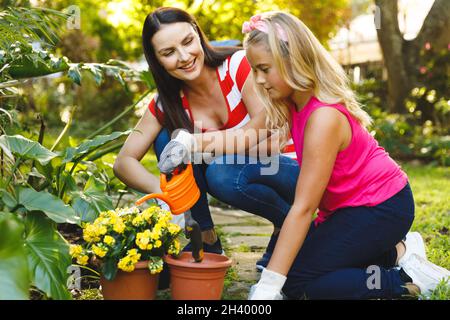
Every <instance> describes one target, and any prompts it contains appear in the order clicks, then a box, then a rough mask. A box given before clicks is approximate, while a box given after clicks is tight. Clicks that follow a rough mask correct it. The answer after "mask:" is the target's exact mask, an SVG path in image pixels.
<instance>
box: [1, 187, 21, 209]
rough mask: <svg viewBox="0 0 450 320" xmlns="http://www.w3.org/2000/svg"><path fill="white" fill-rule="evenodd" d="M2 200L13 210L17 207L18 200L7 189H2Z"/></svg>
mask: <svg viewBox="0 0 450 320" xmlns="http://www.w3.org/2000/svg"><path fill="white" fill-rule="evenodd" d="M0 198H1V199H2V201H3V203H4V204H5V205H6V206H7V207H9V208H11V209H12V208H14V207H15V206H17V201H16V199H15V198H14V197H13V196H12V195H11V194H10V193H9V192H8V191H6V190H5V189H0Z"/></svg>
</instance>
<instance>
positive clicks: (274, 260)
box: [243, 12, 450, 299]
mask: <svg viewBox="0 0 450 320" xmlns="http://www.w3.org/2000/svg"><path fill="white" fill-rule="evenodd" d="M243 32H244V33H246V34H247V35H246V39H245V44H244V47H245V49H246V54H247V58H248V61H249V62H250V65H251V67H252V72H253V75H254V80H255V81H256V83H257V87H258V93H259V94H260V96H261V97H262V99H263V101H264V107H265V108H266V112H267V125H268V127H269V128H271V129H278V130H280V131H281V132H282V133H287V132H288V131H290V132H291V134H292V138H293V141H294V145H295V151H296V153H297V159H298V162H299V165H300V166H301V168H302V170H301V172H300V175H299V177H298V181H297V186H296V191H295V200H294V203H293V205H292V207H291V209H290V210H289V213H288V215H287V217H286V219H285V222H284V224H283V226H282V229H281V232H280V235H279V238H278V241H277V243H276V246H275V250H274V252H273V255H272V257H271V259H270V262H269V264H268V266H267V268H266V269H264V271H263V272H262V274H261V278H260V280H259V282H258V283H257V284H256V285H254V286H253V287H252V290H251V292H250V296H249V298H250V299H280V298H281V297H282V295H281V293H280V292H281V290H283V293H284V294H285V295H286V296H287V297H289V298H295V299H298V298H302V297H306V298H308V299H371V298H399V297H401V296H403V295H405V294H413V293H418V292H421V293H422V294H428V293H429V292H430V290H432V289H434V288H435V287H436V285H437V283H438V282H439V281H440V280H441V279H443V278H446V277H450V272H449V271H448V270H445V269H443V268H441V267H438V266H436V265H434V264H432V263H431V262H429V261H427V260H426V257H425V251H424V247H423V241H422V239H421V237H420V235H419V234H417V233H410V234H408V238H407V239H406V241H402V239H403V238H404V236H405V235H406V234H407V232H408V230H409V228H410V227H411V225H412V223H413V220H414V200H413V196H412V192H411V189H410V186H409V183H408V178H407V176H406V174H405V173H404V172H403V171H402V170H401V168H400V167H399V166H398V165H397V164H396V163H395V162H394V161H393V160H392V159H391V158H390V157H389V155H388V154H387V153H386V152H385V150H384V149H383V148H382V147H380V146H379V145H378V143H377V141H376V140H375V139H374V138H373V137H372V136H371V135H370V134H369V132H368V131H367V130H366V127H367V126H368V125H369V124H370V121H371V119H370V117H369V115H368V114H367V113H366V112H365V111H363V110H362V109H361V107H360V105H359V104H358V103H357V101H356V99H355V96H354V94H353V92H352V91H351V90H350V88H349V85H348V82H347V78H346V75H345V73H344V71H343V69H342V68H341V66H340V65H339V64H338V63H337V62H336V61H335V60H334V59H333V58H332V57H331V56H330V54H329V53H328V52H327V51H326V50H325V49H324V48H323V47H322V45H321V44H320V43H319V41H318V40H317V39H316V37H315V36H314V35H313V34H312V32H311V31H310V30H309V29H308V28H307V27H306V26H305V25H304V24H303V23H302V22H301V21H300V20H299V19H297V18H296V17H294V16H292V15H290V14H287V13H283V12H271V13H266V14H263V15H258V16H255V17H253V18H252V19H251V20H250V21H249V22H246V23H245V24H244V26H243ZM280 136H281V137H284V135H283V134H281V135H280ZM316 208H319V213H318V217H317V218H316V219H315V221H314V222H313V223H311V217H312V215H313V214H314V213H315V211H316Z"/></svg>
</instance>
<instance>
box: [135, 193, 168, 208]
mask: <svg viewBox="0 0 450 320" xmlns="http://www.w3.org/2000/svg"><path fill="white" fill-rule="evenodd" d="M154 198H158V199H161V200H162V201H164V202H165V203H167V204H168V205H169V207H170V209H172V206H171V202H170V199H169V197H168V196H166V194H165V193H151V194H147V195H145V196H143V197H142V198H140V199H138V200H137V201H136V202H135V204H136V206H140V205H141V204H143V203H144V202H145V201H148V200H150V199H154Z"/></svg>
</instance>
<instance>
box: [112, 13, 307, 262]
mask: <svg viewBox="0 0 450 320" xmlns="http://www.w3.org/2000/svg"><path fill="white" fill-rule="evenodd" d="M142 41H143V46H144V52H145V57H146V59H147V62H148V64H149V67H150V71H151V72H152V74H153V76H154V79H155V83H156V86H157V89H158V94H157V95H156V96H155V97H154V98H153V100H152V101H151V103H150V105H149V108H148V109H147V110H146V111H145V113H144V115H143V116H142V118H141V119H140V121H139V122H138V124H137V126H136V130H134V131H133V133H131V134H130V136H129V137H128V139H127V140H126V142H125V144H124V146H123V147H122V149H121V150H120V152H119V154H118V156H117V159H116V161H115V163H114V172H115V174H116V176H117V177H118V178H119V179H120V180H122V181H123V182H124V183H125V184H127V185H128V186H129V187H131V188H133V189H136V190H139V191H141V192H145V193H153V192H160V189H159V179H157V178H156V177H155V176H153V175H152V174H150V173H149V172H148V171H147V170H146V169H145V168H144V167H143V166H142V165H141V164H140V162H139V161H140V160H141V159H142V157H143V156H144V154H145V153H146V152H147V151H148V149H149V148H150V146H151V145H152V144H153V145H154V148H155V153H156V155H157V157H158V159H159V158H160V155H161V152H162V150H163V149H164V147H165V146H166V145H167V143H168V142H169V141H170V134H171V133H172V132H174V131H175V130H176V129H180V128H184V129H187V130H188V131H190V132H193V131H194V128H197V129H199V130H201V131H202V132H206V131H208V133H207V134H204V135H202V136H203V139H204V142H205V145H204V148H209V150H211V149H214V143H210V140H209V138H211V137H217V136H221V137H224V134H225V132H229V131H233V130H235V129H237V128H243V129H249V128H253V127H258V128H259V127H262V126H263V124H264V123H265V114H264V112H263V108H262V103H261V101H260V100H259V98H258V97H257V95H256V92H255V89H254V87H253V81H252V74H251V73H250V69H251V68H250V66H249V64H248V62H247V60H246V58H245V52H244V51H243V50H240V49H239V48H234V47H226V48H212V47H211V46H210V45H209V43H208V40H207V39H206V37H205V36H204V34H203V32H202V31H201V29H200V28H199V26H198V25H197V22H196V21H195V19H194V18H193V17H192V16H190V15H189V14H188V13H186V12H185V11H183V10H180V9H176V8H159V9H157V10H155V11H154V12H152V13H151V14H149V15H148V16H147V18H146V19H145V23H144V27H143V32H142ZM193 120H195V124H194V121H193ZM217 132H220V134H219V135H217ZM222 133H223V134H222ZM240 138H241V137H239V136H238V135H234V138H233V142H236V141H235V140H238V139H240ZM217 141H218V140H216V141H215V143H218V142H217ZM240 145H241V147H236V148H235V144H234V143H229V142H228V143H227V145H226V146H225V148H224V149H227V150H228V151H229V149H230V148H231V149H233V150H234V151H236V153H241V152H242V151H245V149H246V146H245V142H244V144H242V143H241V144H240ZM242 145H243V146H242ZM289 148H290V149H289ZM218 149H223V148H219V147H218ZM278 151H279V150H278ZM284 151H285V153H286V154H288V155H289V153H290V154H291V155H292V154H293V151H294V150H293V149H292V144H289V143H288V145H287V147H286V148H285V149H284ZM253 160H255V159H251V158H250V157H248V156H245V155H228V156H224V157H219V158H218V159H216V160H215V161H213V162H212V163H210V164H205V163H203V164H195V165H194V175H195V179H196V182H197V184H198V186H199V188H200V190H201V197H200V199H199V200H198V202H197V203H196V204H195V205H194V206H193V207H192V209H191V211H192V215H193V218H194V219H195V220H196V221H197V222H198V223H199V225H200V228H201V230H202V239H203V242H204V251H206V252H214V253H222V246H221V243H220V239H218V237H217V235H216V233H215V231H214V223H213V221H212V219H211V214H210V211H209V208H208V202H207V195H206V194H207V193H210V194H212V195H213V196H214V197H216V198H218V199H219V200H221V201H223V202H226V203H228V204H230V205H233V206H234V207H237V208H239V209H242V210H245V211H248V212H251V213H254V214H257V215H260V216H262V217H264V218H266V219H268V220H270V221H271V222H272V223H273V224H274V234H273V235H272V237H271V240H270V242H269V245H268V248H267V252H266V254H265V255H264V256H263V259H262V260H260V261H259V262H258V263H257V267H258V266H259V267H258V268H259V269H261V268H263V267H265V265H266V264H267V262H268V260H269V257H270V254H271V251H272V249H273V247H274V244H275V242H276V235H277V232H278V230H279V229H280V228H281V225H282V224H283V221H284V218H285V216H286V214H287V212H288V211H289V208H290V205H291V203H292V201H293V194H294V190H295V181H296V179H297V176H298V174H299V167H298V164H297V163H296V161H295V160H293V159H291V158H290V157H287V156H283V155H282V156H280V157H279V163H278V165H279V170H278V172H277V173H276V174H272V175H262V174H261V169H263V168H265V167H267V164H262V163H261V162H260V161H253ZM252 161H253V162H252ZM236 162H238V163H237V164H236ZM249 163H253V164H251V165H249ZM185 249H189V246H188V247H187V248H185Z"/></svg>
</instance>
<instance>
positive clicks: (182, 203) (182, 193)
mask: <svg viewBox="0 0 450 320" xmlns="http://www.w3.org/2000/svg"><path fill="white" fill-rule="evenodd" d="M160 187H161V190H162V193H151V194H147V195H146V196H144V197H142V198H140V199H139V200H137V201H136V205H137V206H139V205H141V204H142V203H144V202H145V201H147V200H150V199H154V198H158V199H161V200H162V201H164V202H165V203H167V204H168V205H169V207H170V211H171V212H172V213H173V214H175V215H178V214H181V213H184V219H185V233H186V237H187V238H190V239H191V243H192V256H193V257H194V259H195V261H196V262H200V261H202V260H203V241H202V235H201V230H200V226H199V225H198V223H197V221H195V220H194V219H193V218H192V215H191V210H190V209H191V208H192V207H193V206H194V204H195V203H196V202H197V201H198V199H199V198H200V190H199V188H198V186H197V183H196V182H195V178H194V172H193V170H192V164H190V163H189V164H187V165H186V164H181V165H180V166H179V167H177V168H176V169H175V170H174V171H173V172H171V173H170V174H165V173H161V175H160Z"/></svg>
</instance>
